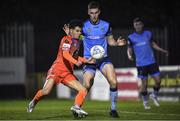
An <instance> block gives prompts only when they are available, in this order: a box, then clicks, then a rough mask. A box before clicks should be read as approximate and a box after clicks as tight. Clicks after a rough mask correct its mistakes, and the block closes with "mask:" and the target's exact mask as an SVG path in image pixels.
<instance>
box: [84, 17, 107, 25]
mask: <svg viewBox="0 0 180 121" xmlns="http://www.w3.org/2000/svg"><path fill="white" fill-rule="evenodd" d="M99 23H100V24H107V25H109V22H107V21H105V20H102V19H100V20H99ZM89 24H91V22H90V20H89V19H87V20H85V21H84V25H85V26H86V25H89Z"/></svg>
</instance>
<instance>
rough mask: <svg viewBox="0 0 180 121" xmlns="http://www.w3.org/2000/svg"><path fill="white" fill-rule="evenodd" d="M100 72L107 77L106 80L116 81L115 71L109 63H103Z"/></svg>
mask: <svg viewBox="0 0 180 121" xmlns="http://www.w3.org/2000/svg"><path fill="white" fill-rule="evenodd" d="M102 74H103V75H104V76H105V77H106V78H107V80H108V82H111V81H117V77H116V72H115V69H114V66H113V65H112V64H111V63H107V64H105V65H104V67H103V68H102Z"/></svg>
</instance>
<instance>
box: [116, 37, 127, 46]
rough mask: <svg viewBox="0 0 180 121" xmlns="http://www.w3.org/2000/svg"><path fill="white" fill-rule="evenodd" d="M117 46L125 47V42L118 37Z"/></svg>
mask: <svg viewBox="0 0 180 121" xmlns="http://www.w3.org/2000/svg"><path fill="white" fill-rule="evenodd" d="M117 45H118V46H124V45H126V40H125V39H124V38H122V37H121V36H120V37H119V38H118V40H117Z"/></svg>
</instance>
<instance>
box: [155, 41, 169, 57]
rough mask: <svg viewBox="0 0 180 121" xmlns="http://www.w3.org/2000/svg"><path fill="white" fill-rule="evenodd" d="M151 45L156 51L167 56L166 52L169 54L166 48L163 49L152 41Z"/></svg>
mask: <svg viewBox="0 0 180 121" xmlns="http://www.w3.org/2000/svg"><path fill="white" fill-rule="evenodd" d="M152 47H153V48H154V49H155V50H157V51H160V52H163V53H165V54H166V56H168V54H169V53H168V51H167V50H164V49H162V48H161V47H159V46H158V45H157V44H156V43H155V42H154V41H152Z"/></svg>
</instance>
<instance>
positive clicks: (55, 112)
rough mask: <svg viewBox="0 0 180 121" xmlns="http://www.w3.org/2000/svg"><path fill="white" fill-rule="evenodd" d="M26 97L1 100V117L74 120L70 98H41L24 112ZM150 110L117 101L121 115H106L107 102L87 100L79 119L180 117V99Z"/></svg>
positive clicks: (139, 103)
mask: <svg viewBox="0 0 180 121" xmlns="http://www.w3.org/2000/svg"><path fill="white" fill-rule="evenodd" d="M28 103H29V101H28V100H14V101H12V100H3V101H2V100H1V101H0V120H74V117H73V116H72V113H71V111H70V107H71V106H72V104H73V100H60V99H57V100H47V99H44V100H41V101H40V102H39V103H38V104H37V106H36V108H35V110H34V112H32V113H27V112H26V107H27V105H28ZM160 104H161V106H160V107H155V106H154V105H153V103H152V102H150V105H151V108H152V109H150V110H144V108H143V106H142V102H138V101H137V102H136V101H119V102H118V107H117V109H118V112H119V114H120V118H118V119H113V118H110V117H109V114H108V112H109V106H110V103H109V102H103V101H89V100H87V101H86V102H85V104H84V106H83V109H84V110H85V111H87V112H88V114H89V115H88V116H87V117H85V118H82V119H81V120H180V102H160Z"/></svg>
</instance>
